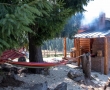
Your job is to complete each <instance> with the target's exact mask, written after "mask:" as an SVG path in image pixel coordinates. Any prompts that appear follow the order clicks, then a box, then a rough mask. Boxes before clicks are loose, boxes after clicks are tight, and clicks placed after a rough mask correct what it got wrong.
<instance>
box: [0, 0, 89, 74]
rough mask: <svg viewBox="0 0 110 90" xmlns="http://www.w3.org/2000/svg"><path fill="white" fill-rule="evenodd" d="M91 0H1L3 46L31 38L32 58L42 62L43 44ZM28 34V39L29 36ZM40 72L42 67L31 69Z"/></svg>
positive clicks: (30, 56)
mask: <svg viewBox="0 0 110 90" xmlns="http://www.w3.org/2000/svg"><path fill="white" fill-rule="evenodd" d="M89 1H90V0H0V28H1V31H0V34H1V37H0V49H1V50H2V51H3V50H5V49H7V48H12V47H17V46H19V45H20V44H21V45H22V44H23V43H24V42H25V41H28V42H29V59H30V62H43V58H42V53H41V45H42V44H43V42H44V41H46V40H48V39H51V38H53V37H55V36H56V34H58V33H59V32H60V31H61V30H62V29H63V26H64V25H65V22H66V20H67V19H68V18H69V17H70V16H71V15H73V14H75V13H76V12H83V11H84V9H83V6H84V5H87V3H88V2H89ZM27 38H28V39H27ZM31 71H32V72H33V73H40V71H41V70H40V69H31Z"/></svg>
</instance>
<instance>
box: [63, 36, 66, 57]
mask: <svg viewBox="0 0 110 90" xmlns="http://www.w3.org/2000/svg"><path fill="white" fill-rule="evenodd" d="M63 44H64V45H63V47H64V58H66V38H64V43H63Z"/></svg>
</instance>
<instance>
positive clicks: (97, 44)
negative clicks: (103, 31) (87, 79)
mask: <svg viewBox="0 0 110 90" xmlns="http://www.w3.org/2000/svg"><path fill="white" fill-rule="evenodd" d="M91 49H92V54H96V55H97V51H98V50H101V51H102V56H104V38H94V39H93V44H92V48H91Z"/></svg>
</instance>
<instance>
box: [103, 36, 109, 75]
mask: <svg viewBox="0 0 110 90" xmlns="http://www.w3.org/2000/svg"><path fill="white" fill-rule="evenodd" d="M104 41H105V44H104V46H105V52H104V54H105V60H104V74H106V75H107V74H108V41H107V37H105V39H104Z"/></svg>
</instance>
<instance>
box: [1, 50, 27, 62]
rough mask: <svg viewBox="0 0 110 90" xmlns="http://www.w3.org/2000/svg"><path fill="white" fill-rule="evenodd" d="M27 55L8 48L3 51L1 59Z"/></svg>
mask: <svg viewBox="0 0 110 90" xmlns="http://www.w3.org/2000/svg"><path fill="white" fill-rule="evenodd" d="M23 56H25V54H23V53H21V52H19V51H17V50H6V51H4V52H3V53H2V55H1V57H0V60H7V59H9V58H10V59H11V60H13V59H15V58H19V57H23Z"/></svg>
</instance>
